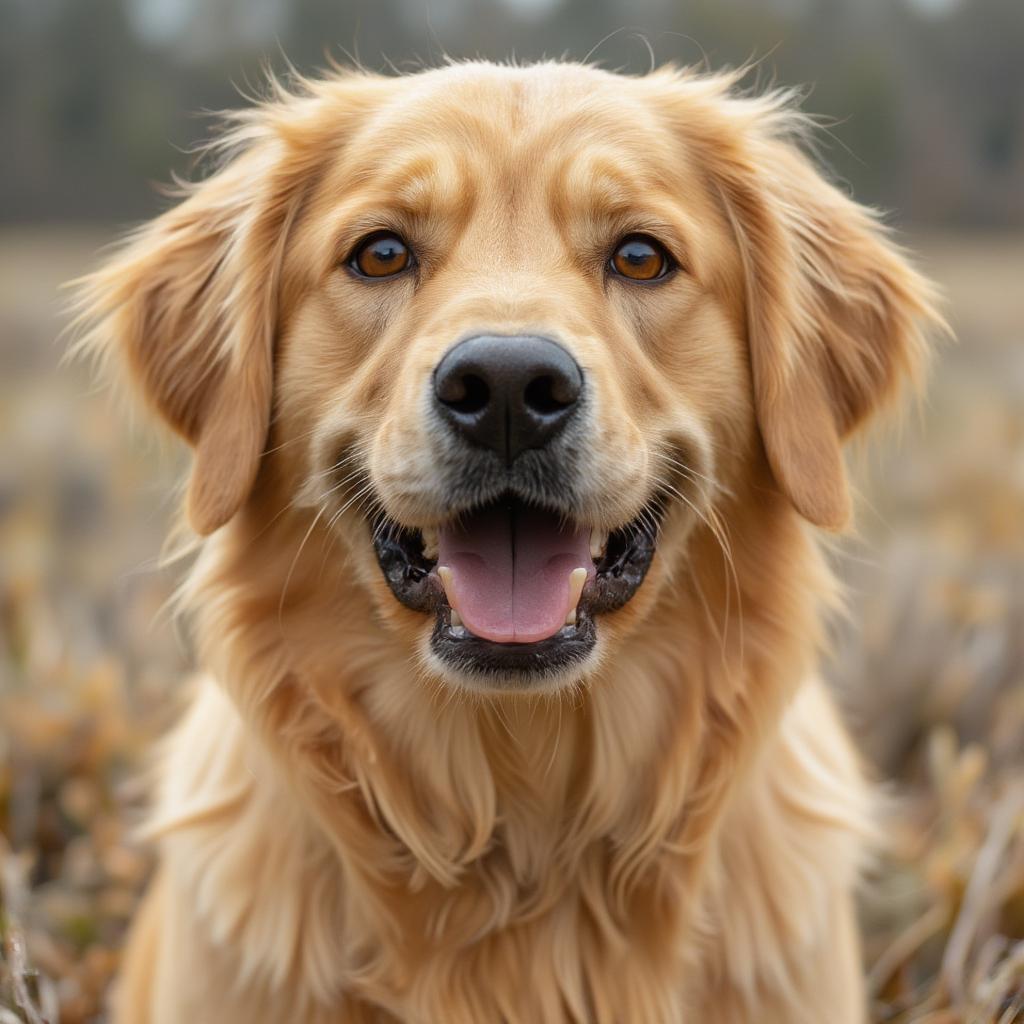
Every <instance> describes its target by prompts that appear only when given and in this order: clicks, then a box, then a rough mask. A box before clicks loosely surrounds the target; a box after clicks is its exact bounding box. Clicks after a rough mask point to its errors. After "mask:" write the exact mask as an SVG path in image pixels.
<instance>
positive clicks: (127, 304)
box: [77, 132, 309, 534]
mask: <svg viewBox="0 0 1024 1024" xmlns="http://www.w3.org/2000/svg"><path fill="white" fill-rule="evenodd" d="M286 155H288V154H287V147H286V146H285V145H284V144H283V142H282V140H280V139H279V138H275V137H273V136H272V135H271V134H270V133H269V132H267V133H263V134H262V135H261V136H259V137H257V138H256V139H255V140H254V141H252V142H251V143H250V144H249V146H248V148H247V149H246V150H245V151H244V152H242V153H241V155H239V156H236V157H235V158H234V159H233V160H232V161H231V162H229V163H228V164H227V165H226V166H225V167H224V168H222V169H221V170H220V171H218V172H217V173H216V174H214V175H213V176H212V177H210V178H208V179H207V180H206V181H204V182H202V183H201V184H199V185H196V186H189V187H188V191H187V193H186V196H187V197H186V198H185V199H184V201H182V202H181V203H180V204H179V205H178V206H176V207H174V208H173V209H171V210H169V211H168V212H166V213H164V214H163V215H162V216H160V217H158V218H157V219H156V220H154V221H152V222H150V223H149V224H147V225H145V226H144V227H142V228H141V229H140V230H138V231H137V232H136V233H135V234H134V235H132V236H131V237H130V238H129V239H128V240H127V241H126V243H125V245H124V246H123V247H122V249H121V250H120V251H119V252H118V253H117V254H116V255H114V256H113V257H112V258H111V259H110V260H109V261H108V262H107V263H106V264H105V265H104V266H103V267H102V268H101V269H100V270H98V271H97V272H95V273H94V274H91V275H90V276H88V277H86V278H84V279H82V280H81V281H80V282H78V293H77V308H78V311H79V321H78V322H79V325H80V326H84V332H83V337H82V340H81V342H80V343H79V347H80V348H81V349H84V350H85V351H87V352H92V353H94V354H97V355H99V356H100V357H101V358H103V359H106V358H107V357H108V356H114V357H115V359H117V360H118V361H119V362H120V363H121V365H122V366H123V367H124V368H125V369H126V370H127V372H128V376H129V377H130V379H131V381H132V383H133V384H135V385H136V390H138V391H140V392H141V393H142V395H143V396H144V398H145V399H146V401H147V403H148V404H149V405H150V406H152V407H153V408H154V409H155V410H156V411H157V412H158V413H159V415H160V416H161V417H162V418H163V420H164V421H165V422H166V423H168V424H169V425H170V426H171V427H172V428H173V429H174V430H175V431H176V432H177V433H178V434H179V435H180V436H182V437H183V438H184V439H185V440H186V441H187V442H188V443H189V444H190V445H191V446H192V447H193V448H194V464H193V468H192V476H191V479H190V482H189V490H188V503H187V512H188V518H189V521H190V523H191V525H192V527H193V529H195V530H196V531H197V532H198V533H200V534H208V533H211V532H212V531H213V530H216V529H217V528H218V527H219V526H222V525H223V524H224V523H226V522H227V521H228V520H229V519H230V518H231V517H232V516H233V515H234V514H235V512H237V511H238V509H239V508H240V507H241V505H242V504H243V502H244V501H245V500H246V498H247V497H248V495H249V493H250V491H251V489H252V486H253V484H254V482H255V479H256V474H257V471H258V469H259V464H260V459H261V455H262V452H263V449H264V446H265V444H266V438H267V432H268V428H269V421H270V410H271V400H272V375H273V349H274V335H275V331H276V321H277V295H278V289H279V278H280V270H281V258H282V250H283V248H284V242H285V239H286V237H287V235H288V230H289V227H290V224H291V222H292V221H293V220H294V218H295V215H296V212H297V210H298V207H299V204H300V202H301V198H302V196H301V180H302V178H301V175H299V174H297V173H296V171H297V170H298V169H299V168H298V167H297V166H296V165H297V164H299V163H300V162H299V161H291V160H286V159H285V156H286ZM305 180H309V179H308V178H306V179H305Z"/></svg>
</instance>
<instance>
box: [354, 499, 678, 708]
mask: <svg viewBox="0 0 1024 1024" xmlns="http://www.w3.org/2000/svg"><path fill="white" fill-rule="evenodd" d="M506 500H507V499H506ZM550 511H553V512H555V514H557V511H556V510H554V509H552V510H550ZM664 512H665V502H664V500H663V499H662V498H660V497H655V498H654V499H652V500H651V501H650V502H648V504H647V505H646V506H645V507H644V509H643V510H642V511H641V513H640V515H638V516H637V518H636V519H634V520H633V521H632V522H630V523H627V524H626V525H625V526H623V527H621V528H619V529H617V530H613V531H612V532H611V534H610V535H609V538H608V546H607V549H606V553H605V557H604V558H602V559H601V561H600V562H598V563H597V566H596V569H597V574H596V576H595V578H593V579H591V580H589V581H588V583H587V585H586V586H585V587H584V589H583V594H582V596H581V598H580V603H579V606H578V608H577V614H576V625H575V626H566V627H564V628H563V629H561V630H560V631H559V632H558V633H556V634H555V635H554V636H552V637H548V638H547V639H546V640H540V641H537V642H536V643H529V644H499V643H495V642H493V641H491V640H484V639H482V638H481V637H478V636H474V635H473V634H472V633H469V632H468V631H467V630H465V629H463V628H461V627H453V626H452V624H451V607H450V606H449V604H448V601H447V599H446V597H445V594H444V589H443V587H442V586H441V582H440V580H439V579H438V577H437V574H436V573H435V572H434V571H433V570H434V568H435V563H434V562H432V561H429V560H428V559H426V558H424V557H423V542H422V537H421V535H420V533H419V531H418V530H410V529H404V528H401V527H397V526H394V525H391V524H386V523H384V522H383V521H381V520H378V521H377V522H375V523H373V524H372V526H373V543H374V549H375V551H376V554H377V561H378V562H379V564H380V567H381V571H382V572H383V574H384V579H385V580H386V581H387V584H388V586H389V587H390V589H391V592H392V594H394V596H395V598H396V599H397V600H398V601H399V602H401V603H402V604H403V605H405V606H406V607H407V608H411V609H413V610H414V611H418V612H423V613H425V614H433V615H435V616H436V621H435V623H434V629H433V631H432V633H431V636H430V647H431V651H432V653H433V654H434V655H435V657H437V658H438V660H439V661H441V662H442V663H443V664H444V665H446V666H447V667H449V668H451V669H453V670H454V671H456V672H458V673H459V674H462V675H470V676H475V677H483V678H484V679H486V680H487V682H488V684H490V685H492V686H494V687H495V688H498V689H511V688H515V687H517V686H518V687H528V686H530V685H535V684H537V683H539V682H542V681H543V680H544V679H545V678H550V677H552V676H556V675H558V674H560V673H562V672H565V671H567V670H570V669H572V668H574V667H577V666H579V665H580V664H582V663H583V662H585V661H586V659H587V658H588V656H589V655H590V653H591V652H592V651H593V649H594V647H595V646H596V644H597V634H598V624H597V621H596V617H597V616H599V615H603V614H606V613H608V612H613V611H615V610H617V609H618V608H621V607H623V605H625V604H626V603H627V602H628V601H629V600H630V599H631V598H632V597H633V595H634V594H635V593H636V591H637V590H638V589H639V587H640V585H641V584H642V583H643V581H644V578H645V577H646V575H647V571H648V569H649V568H650V566H651V562H652V561H653V559H654V554H655V550H656V548H657V541H658V532H659V528H660V525H661V520H662V518H663V516H664Z"/></svg>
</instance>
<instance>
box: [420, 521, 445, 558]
mask: <svg viewBox="0 0 1024 1024" xmlns="http://www.w3.org/2000/svg"><path fill="white" fill-rule="evenodd" d="M420 532H421V533H422V534H423V557H424V558H426V559H427V560H428V561H431V562H433V561H436V559H437V554H438V545H439V543H440V537H439V536H438V532H437V530H436V529H434V528H433V527H431V526H428V527H425V528H424V529H423V530H421V531H420Z"/></svg>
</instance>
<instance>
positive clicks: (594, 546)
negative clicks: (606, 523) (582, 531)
mask: <svg viewBox="0 0 1024 1024" xmlns="http://www.w3.org/2000/svg"><path fill="white" fill-rule="evenodd" d="M606 547H608V531H607V530H601V529H599V528H598V527H596V526H595V527H594V529H593V530H592V531H591V533H590V557H591V558H592V559H594V561H595V562H596V561H597V560H598V559H599V558H601V557H603V555H604V551H605V548H606Z"/></svg>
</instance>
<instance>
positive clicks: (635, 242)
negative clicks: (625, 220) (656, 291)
mask: <svg viewBox="0 0 1024 1024" xmlns="http://www.w3.org/2000/svg"><path fill="white" fill-rule="evenodd" d="M673 266H674V264H673V262H672V257H671V256H669V254H668V250H667V249H666V248H665V246H663V245H662V244H661V242H659V241H658V240H657V239H654V238H651V236H650V235H627V237H626V238H624V239H623V240H622V241H621V242H619V244H618V245H617V246H616V247H615V252H613V253H612V258H611V260H609V269H610V270H611V271H612V273H613V274H616V275H617V276H619V277H626V278H629V280H631V281H656V280H658V278H661V277H664V276H665V275H666V274H667V273H668V272H669V271H670V270H671V269H672V268H673Z"/></svg>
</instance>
